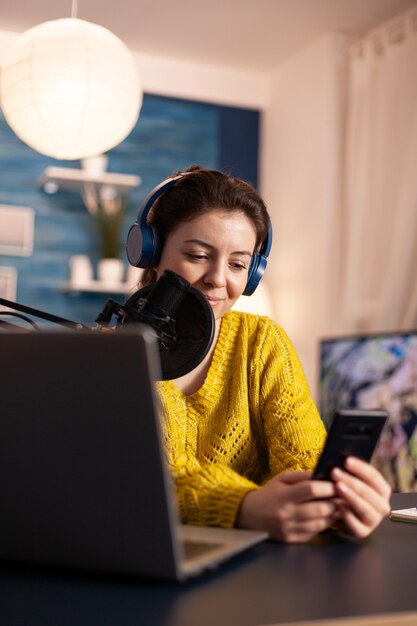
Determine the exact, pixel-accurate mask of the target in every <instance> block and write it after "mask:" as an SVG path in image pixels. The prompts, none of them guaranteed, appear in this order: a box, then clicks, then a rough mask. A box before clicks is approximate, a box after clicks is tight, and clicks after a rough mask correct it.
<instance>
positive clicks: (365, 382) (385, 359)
mask: <svg viewBox="0 0 417 626" xmlns="http://www.w3.org/2000/svg"><path fill="white" fill-rule="evenodd" d="M319 366H320V367H319V370H320V380H319V408H320V413H321V416H322V419H323V421H324V423H325V424H326V425H327V424H328V422H329V419H330V416H331V415H332V413H333V411H334V410H335V409H336V408H355V407H356V408H368V409H386V410H388V412H389V420H388V423H387V425H386V427H385V429H384V433H383V435H382V437H381V440H380V443H379V445H378V448H377V450H376V452H375V455H374V464H375V465H376V466H377V467H378V469H379V470H380V471H381V472H382V473H383V474H384V476H385V477H386V479H387V480H388V482H389V483H390V484H391V486H392V488H393V489H394V490H395V491H417V331H410V332H396V333H384V334H382V333H380V334H370V335H357V336H349V337H336V338H330V339H323V340H321V342H320V364H319Z"/></svg>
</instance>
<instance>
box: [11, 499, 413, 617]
mask: <svg viewBox="0 0 417 626" xmlns="http://www.w3.org/2000/svg"><path fill="white" fill-rule="evenodd" d="M416 504H417V494H396V495H394V496H393V507H394V508H406V507H409V506H415V505H416ZM396 612H416V622H415V623H416V624H417V524H406V523H402V522H392V521H390V520H385V521H384V522H383V524H382V525H381V526H380V528H378V530H377V531H376V532H375V533H374V534H373V535H372V537H370V538H369V539H368V540H366V541H363V542H355V541H343V540H341V539H337V538H335V537H333V536H323V537H322V538H321V539H320V540H318V541H316V542H314V543H311V544H308V545H291V546H290V545H283V544H279V543H273V542H267V543H265V544H262V545H260V546H257V547H255V548H254V549H252V550H251V551H250V552H248V553H246V554H243V555H240V556H238V557H236V558H234V559H233V560H232V561H230V562H229V563H227V564H225V565H223V566H222V567H221V568H220V569H218V570H216V571H213V572H209V573H208V574H206V575H204V576H203V577H201V578H199V579H196V580H192V581H189V582H187V583H185V584H182V585H180V584H167V583H155V582H146V581H139V580H133V579H126V578H120V577H118V578H116V577H109V576H106V577H104V576H98V575H91V574H84V573H79V572H68V571H63V570H57V569H50V568H40V567H39V568H38V567H24V566H17V565H10V564H5V563H3V564H1V566H0V625H1V626H61V625H62V626H73V625H74V626H84V625H88V626H95V625H97V626H127V625H129V626H133V625H134V626H225V625H227V626H249V625H254V624H256V625H261V624H262V625H264V624H280V623H284V622H295V621H302V620H324V619H329V618H337V617H350V616H358V615H369V616H370V615H375V614H384V613H396ZM349 621H350V620H348V622H349ZM346 623H347V622H346ZM370 623H372V624H374V623H375V622H374V621H372V620H371V621H370ZM385 623H387V624H388V623H389V622H385ZM407 623H408V624H411V623H412V622H407Z"/></svg>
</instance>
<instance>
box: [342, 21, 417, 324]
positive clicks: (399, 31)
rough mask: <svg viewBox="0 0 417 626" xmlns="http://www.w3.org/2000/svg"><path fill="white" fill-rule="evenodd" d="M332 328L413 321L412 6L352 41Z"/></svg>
mask: <svg viewBox="0 0 417 626" xmlns="http://www.w3.org/2000/svg"><path fill="white" fill-rule="evenodd" d="M342 195H343V198H344V202H343V208H342V217H341V219H342V228H341V233H342V242H341V250H340V255H341V274H340V281H339V303H340V308H339V313H338V324H337V326H338V327H339V328H340V330H341V331H342V332H343V333H346V332H369V331H379V330H384V331H385V330H391V329H398V330H401V329H408V328H411V327H415V326H416V325H417V11H415V10H414V12H409V13H407V14H405V15H403V16H402V17H401V18H399V19H398V20H397V21H395V22H391V23H390V25H389V26H385V27H384V28H381V29H380V30H379V31H375V32H373V33H372V35H370V36H369V37H367V38H366V39H364V40H362V41H360V42H356V43H355V44H353V45H352V46H351V47H350V50H349V76H348V101H347V127H346V154H345V164H344V182H343V193H342Z"/></svg>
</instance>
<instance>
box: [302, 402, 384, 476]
mask: <svg viewBox="0 0 417 626" xmlns="http://www.w3.org/2000/svg"><path fill="white" fill-rule="evenodd" d="M387 418H388V412H387V411H383V410H366V409H337V410H336V411H335V412H334V414H333V416H332V418H331V422H330V424H329V429H328V433H327V439H326V443H325V444H324V448H323V451H322V453H321V455H320V458H319V460H318V461H317V465H316V467H315V469H314V472H313V479H316V480H331V478H330V472H331V470H332V468H333V467H336V466H337V467H343V462H344V460H345V458H346V457H347V456H356V457H359V458H360V459H363V460H364V461H370V460H371V458H372V455H373V453H374V450H375V447H376V444H377V443H378V439H379V436H380V434H381V431H382V429H383V427H384V424H385V422H386V421H387Z"/></svg>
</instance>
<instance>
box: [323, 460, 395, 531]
mask: <svg viewBox="0 0 417 626" xmlns="http://www.w3.org/2000/svg"><path fill="white" fill-rule="evenodd" d="M346 469H349V472H347V471H344V470H341V469H340V468H334V469H333V470H332V478H333V480H334V481H335V484H336V490H337V493H338V494H339V495H340V496H341V497H342V498H343V501H344V503H343V505H342V506H341V507H340V512H341V519H342V520H343V522H344V523H345V525H346V526H347V528H348V530H349V531H350V532H351V533H352V534H353V535H355V536H356V537H365V536H367V535H369V534H370V533H371V532H372V530H374V528H376V526H378V524H379V523H380V521H381V520H382V519H383V518H384V517H385V516H386V515H387V514H388V513H389V511H390V506H389V497H390V494H391V489H390V487H389V485H388V483H387V482H386V481H385V479H384V478H383V477H382V475H381V474H380V473H379V472H378V471H377V470H376V469H375V468H374V467H372V466H371V465H369V463H365V462H364V461H361V460H360V459H356V458H353V457H349V459H347V461H346Z"/></svg>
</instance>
